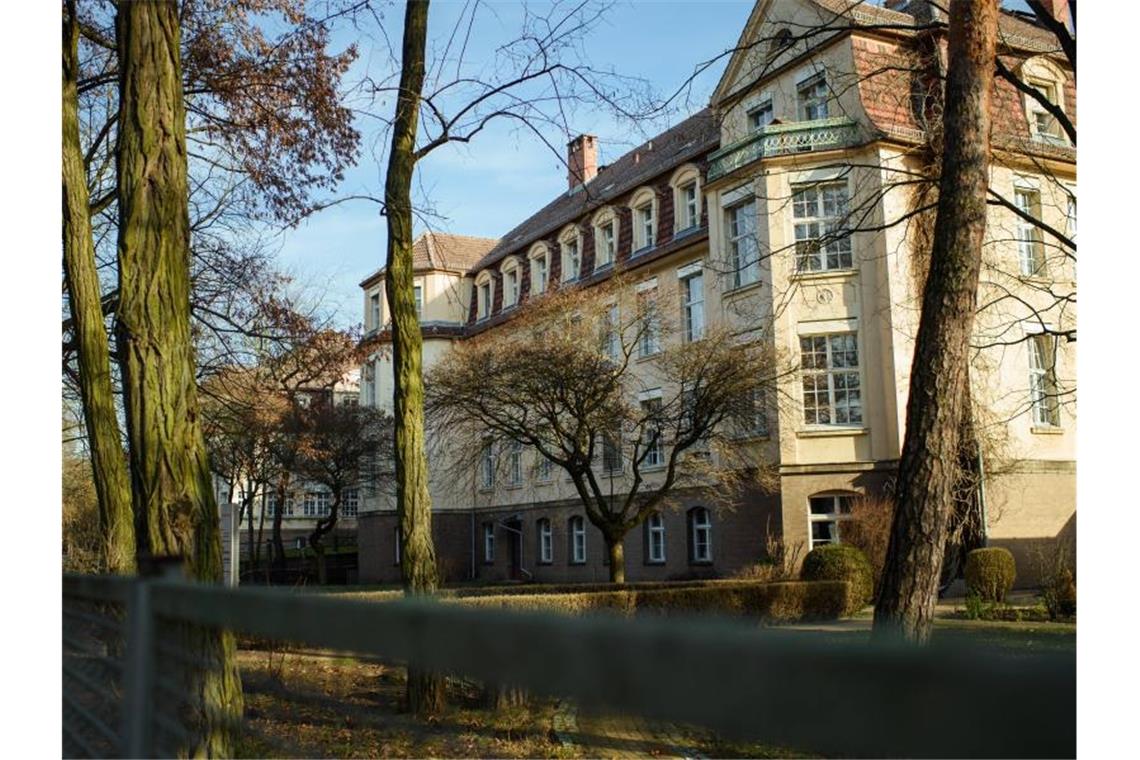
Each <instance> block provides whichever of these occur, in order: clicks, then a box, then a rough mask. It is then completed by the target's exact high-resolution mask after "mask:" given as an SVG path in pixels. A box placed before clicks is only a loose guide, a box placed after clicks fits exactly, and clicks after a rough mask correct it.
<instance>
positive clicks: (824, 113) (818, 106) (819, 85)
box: [796, 71, 831, 121]
mask: <svg viewBox="0 0 1140 760" xmlns="http://www.w3.org/2000/svg"><path fill="white" fill-rule="evenodd" d="M830 99H831V89H830V88H829V87H828V85H827V75H826V74H825V73H824V72H822V71H820V72H817V73H815V74H813V75H812V76H810V77H808V78H807V79H804V80H803V81H801V82H797V83H796V113H797V114H798V115H799V120H800V121H817V120H819V119H826V118H827V117H828V115H829V107H828V101H829V100H830Z"/></svg>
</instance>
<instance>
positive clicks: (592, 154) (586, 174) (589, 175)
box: [566, 135, 598, 192]
mask: <svg viewBox="0 0 1140 760" xmlns="http://www.w3.org/2000/svg"><path fill="white" fill-rule="evenodd" d="M566 169H567V177H566V179H567V181H568V183H569V185H570V191H571V192H573V191H574V189H575V188H576V187H578V186H579V185H584V184H586V183H587V182H589V181H590V180H592V179H593V178H594V177H596V176H597V175H598V138H597V137H595V136H594V135H578V136H577V137H575V138H574V139H573V140H571V141H570V142H568V143H566Z"/></svg>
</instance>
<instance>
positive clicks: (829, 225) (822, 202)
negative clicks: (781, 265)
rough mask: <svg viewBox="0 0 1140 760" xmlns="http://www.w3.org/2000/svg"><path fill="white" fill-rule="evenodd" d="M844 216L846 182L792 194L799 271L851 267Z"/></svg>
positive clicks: (846, 209)
mask: <svg viewBox="0 0 1140 760" xmlns="http://www.w3.org/2000/svg"><path fill="white" fill-rule="evenodd" d="M847 213H848V193H847V183H846V182H832V183H829V184H825V185H813V186H811V187H804V188H801V189H798V190H796V191H795V192H794V193H793V194H792V216H793V217H794V218H795V233H796V269H797V270H798V271H800V272H818V271H821V270H824V269H850V268H851V267H852V261H851V234H850V233H849V232H847V231H846V217H847Z"/></svg>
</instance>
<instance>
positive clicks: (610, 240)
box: [594, 208, 618, 272]
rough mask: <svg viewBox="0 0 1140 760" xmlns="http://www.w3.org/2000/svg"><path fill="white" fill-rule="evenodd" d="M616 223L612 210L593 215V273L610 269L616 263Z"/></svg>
mask: <svg viewBox="0 0 1140 760" xmlns="http://www.w3.org/2000/svg"><path fill="white" fill-rule="evenodd" d="M617 242H618V221H617V215H616V214H615V213H614V212H613V209H609V208H607V209H603V210H602V211H599V212H598V213H597V214H595V215H594V271H595V272H597V271H599V270H602V269H606V268H608V267H612V266H613V265H614V262H615V261H617Z"/></svg>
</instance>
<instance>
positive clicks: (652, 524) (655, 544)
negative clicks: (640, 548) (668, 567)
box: [645, 512, 665, 565]
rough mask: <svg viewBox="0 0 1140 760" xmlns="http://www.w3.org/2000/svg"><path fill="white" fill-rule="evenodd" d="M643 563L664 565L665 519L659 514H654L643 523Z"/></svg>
mask: <svg viewBox="0 0 1140 760" xmlns="http://www.w3.org/2000/svg"><path fill="white" fill-rule="evenodd" d="M645 562H646V564H649V565H663V564H665V517H664V515H662V514H661V513H660V512H654V513H653V514H651V515H650V516H649V519H648V520H646V521H645Z"/></svg>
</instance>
